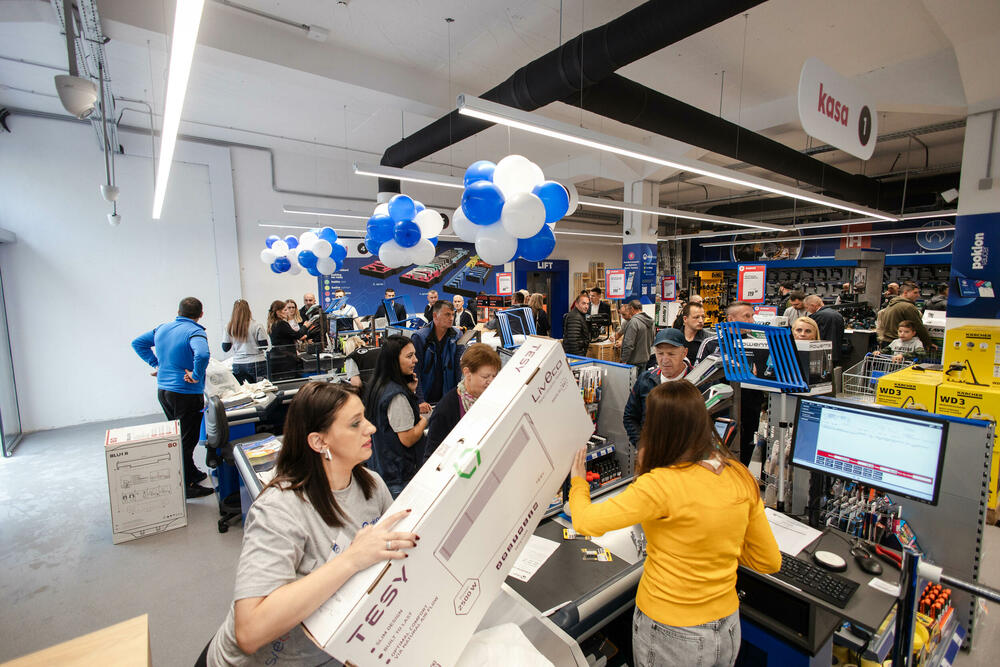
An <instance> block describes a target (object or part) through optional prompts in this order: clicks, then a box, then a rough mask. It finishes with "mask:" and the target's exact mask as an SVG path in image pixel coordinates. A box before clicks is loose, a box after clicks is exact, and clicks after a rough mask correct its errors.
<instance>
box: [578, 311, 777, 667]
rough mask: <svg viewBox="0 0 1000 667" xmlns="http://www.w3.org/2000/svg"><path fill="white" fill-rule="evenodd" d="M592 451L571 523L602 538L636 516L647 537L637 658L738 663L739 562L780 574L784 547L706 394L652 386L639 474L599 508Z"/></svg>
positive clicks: (682, 386)
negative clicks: (593, 491)
mask: <svg viewBox="0 0 1000 667" xmlns="http://www.w3.org/2000/svg"><path fill="white" fill-rule="evenodd" d="M674 331H676V330H674ZM661 333H662V332H661ZM586 453H587V451H586V448H582V449H580V451H579V452H577V454H576V456H575V457H574V460H573V467H572V470H571V473H570V474H571V476H572V483H571V487H570V497H569V506H570V512H571V514H572V518H573V529H574V530H576V531H577V532H578V533H580V534H583V535H602V534H604V533H606V532H608V531H610V530H617V529H619V528H625V527H627V526H632V525H634V524H636V523H639V524H642V528H643V530H644V531H645V534H646V561H645V563H644V565H643V573H642V579H641V581H640V582H639V589H638V591H637V592H636V599H635V612H634V615H633V621H632V647H633V657H634V664H635V665H637V667H652V666H653V665H656V666H657V667H660V666H674V665H677V666H681V665H693V664H703V665H733V664H734V663H735V662H736V656H737V654H738V653H739V650H740V641H741V635H740V620H739V604H740V603H739V598H738V597H737V593H736V569H737V565H744V566H747V567H750V568H752V569H754V570H757V571H759V572H766V573H770V572H776V571H777V570H778V569H779V568H780V567H781V554H780V552H779V551H778V545H777V543H776V542H775V539H774V535H773V534H772V533H771V528H770V526H769V525H768V522H767V518H766V517H765V514H764V504H763V503H762V502H761V498H760V492H759V490H758V488H757V481H756V480H755V479H754V478H753V476H752V475H751V474H750V472H749V471H748V470H747V469H746V468H745V467H744V466H743V465H742V464H740V463H739V462H738V461H736V460H735V459H733V458H732V456H731V455H730V454H729V452H728V451H727V450H726V449H725V448H724V447H723V446H722V444H721V443H720V442H719V439H718V437H717V436H716V434H715V431H714V429H713V428H712V422H711V418H710V417H709V415H708V411H707V410H706V409H705V403H704V399H703V397H702V395H701V392H699V391H698V389H697V388H696V387H695V386H694V385H692V384H691V383H690V382H687V381H686V380H681V381H678V382H668V383H666V384H661V385H659V386H657V387H655V388H654V389H653V390H652V391H651V392H650V393H649V399H648V408H647V416H646V422H645V424H644V426H643V428H642V437H641V438H640V440H639V455H638V464H637V466H636V479H635V481H634V482H633V483H632V484H631V485H629V487H628V488H627V489H625V491H623V492H622V493H620V494H618V495H617V496H614V497H613V498H610V499H608V500H607V501H605V502H602V503H599V504H596V505H595V504H591V502H590V486H589V484H588V483H587V482H586V481H585V478H586V472H587V470H586Z"/></svg>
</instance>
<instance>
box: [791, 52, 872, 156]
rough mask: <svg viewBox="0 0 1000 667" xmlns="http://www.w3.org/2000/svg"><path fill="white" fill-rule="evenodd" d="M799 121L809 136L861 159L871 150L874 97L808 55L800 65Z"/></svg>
mask: <svg viewBox="0 0 1000 667" xmlns="http://www.w3.org/2000/svg"><path fill="white" fill-rule="evenodd" d="M799 120H800V121H801V122H802V129H803V130H804V131H805V132H806V134H808V135H809V136H811V137H814V138H816V139H819V140H821V141H825V142H826V143H828V144H830V145H831V146H836V147H837V148H839V149H841V150H843V151H845V152H847V153H850V154H851V155H854V156H855V157H859V158H861V159H862V160H867V159H868V158H870V157H871V156H872V153H873V152H874V151H875V141H876V140H877V138H878V114H877V113H876V110H875V102H874V98H872V97H871V95H869V94H868V93H867V92H866V91H864V90H862V89H861V88H860V87H859V86H857V85H856V84H855V83H854V82H853V81H851V80H850V79H847V78H846V77H844V76H842V75H841V74H840V73H839V72H837V71H835V70H833V69H832V68H830V67H829V66H828V65H827V64H826V63H824V62H823V61H821V60H819V59H818V58H809V59H808V60H806V62H805V64H804V65H803V66H802V73H801V74H800V76H799Z"/></svg>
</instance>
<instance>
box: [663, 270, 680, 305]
mask: <svg viewBox="0 0 1000 667" xmlns="http://www.w3.org/2000/svg"><path fill="white" fill-rule="evenodd" d="M676 298H677V278H676V277H675V276H665V277H664V278H663V279H661V280H660V301H673V300H675V299H676Z"/></svg>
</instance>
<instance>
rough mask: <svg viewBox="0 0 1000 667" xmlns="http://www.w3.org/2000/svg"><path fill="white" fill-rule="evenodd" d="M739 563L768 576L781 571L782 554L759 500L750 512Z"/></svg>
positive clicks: (761, 502) (762, 504)
mask: <svg viewBox="0 0 1000 667" xmlns="http://www.w3.org/2000/svg"><path fill="white" fill-rule="evenodd" d="M739 561H740V565H744V566H746V567H749V568H750V569H753V570H756V571H758V572H764V573H768V574H769V573H771V572H777V571H778V570H780V569H781V552H780V551H778V543H777V541H775V539H774V533H772V532H771V524H769V523H768V522H767V515H766V514H764V503H763V501H761V500H759V499H758V500H757V504H756V505H754V506H753V509H751V510H750V523H748V524H747V531H746V534H744V536H743V549H742V550H741V552H740V558H739Z"/></svg>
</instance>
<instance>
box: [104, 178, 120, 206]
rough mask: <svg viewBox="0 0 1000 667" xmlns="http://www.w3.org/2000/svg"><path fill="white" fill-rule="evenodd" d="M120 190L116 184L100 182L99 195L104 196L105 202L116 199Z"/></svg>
mask: <svg viewBox="0 0 1000 667" xmlns="http://www.w3.org/2000/svg"><path fill="white" fill-rule="evenodd" d="M120 192H121V190H120V189H119V188H118V186H117V185H110V184H108V183H101V196H102V197H104V201H106V202H109V203H110V202H114V201H118V194H119V193H120Z"/></svg>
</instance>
